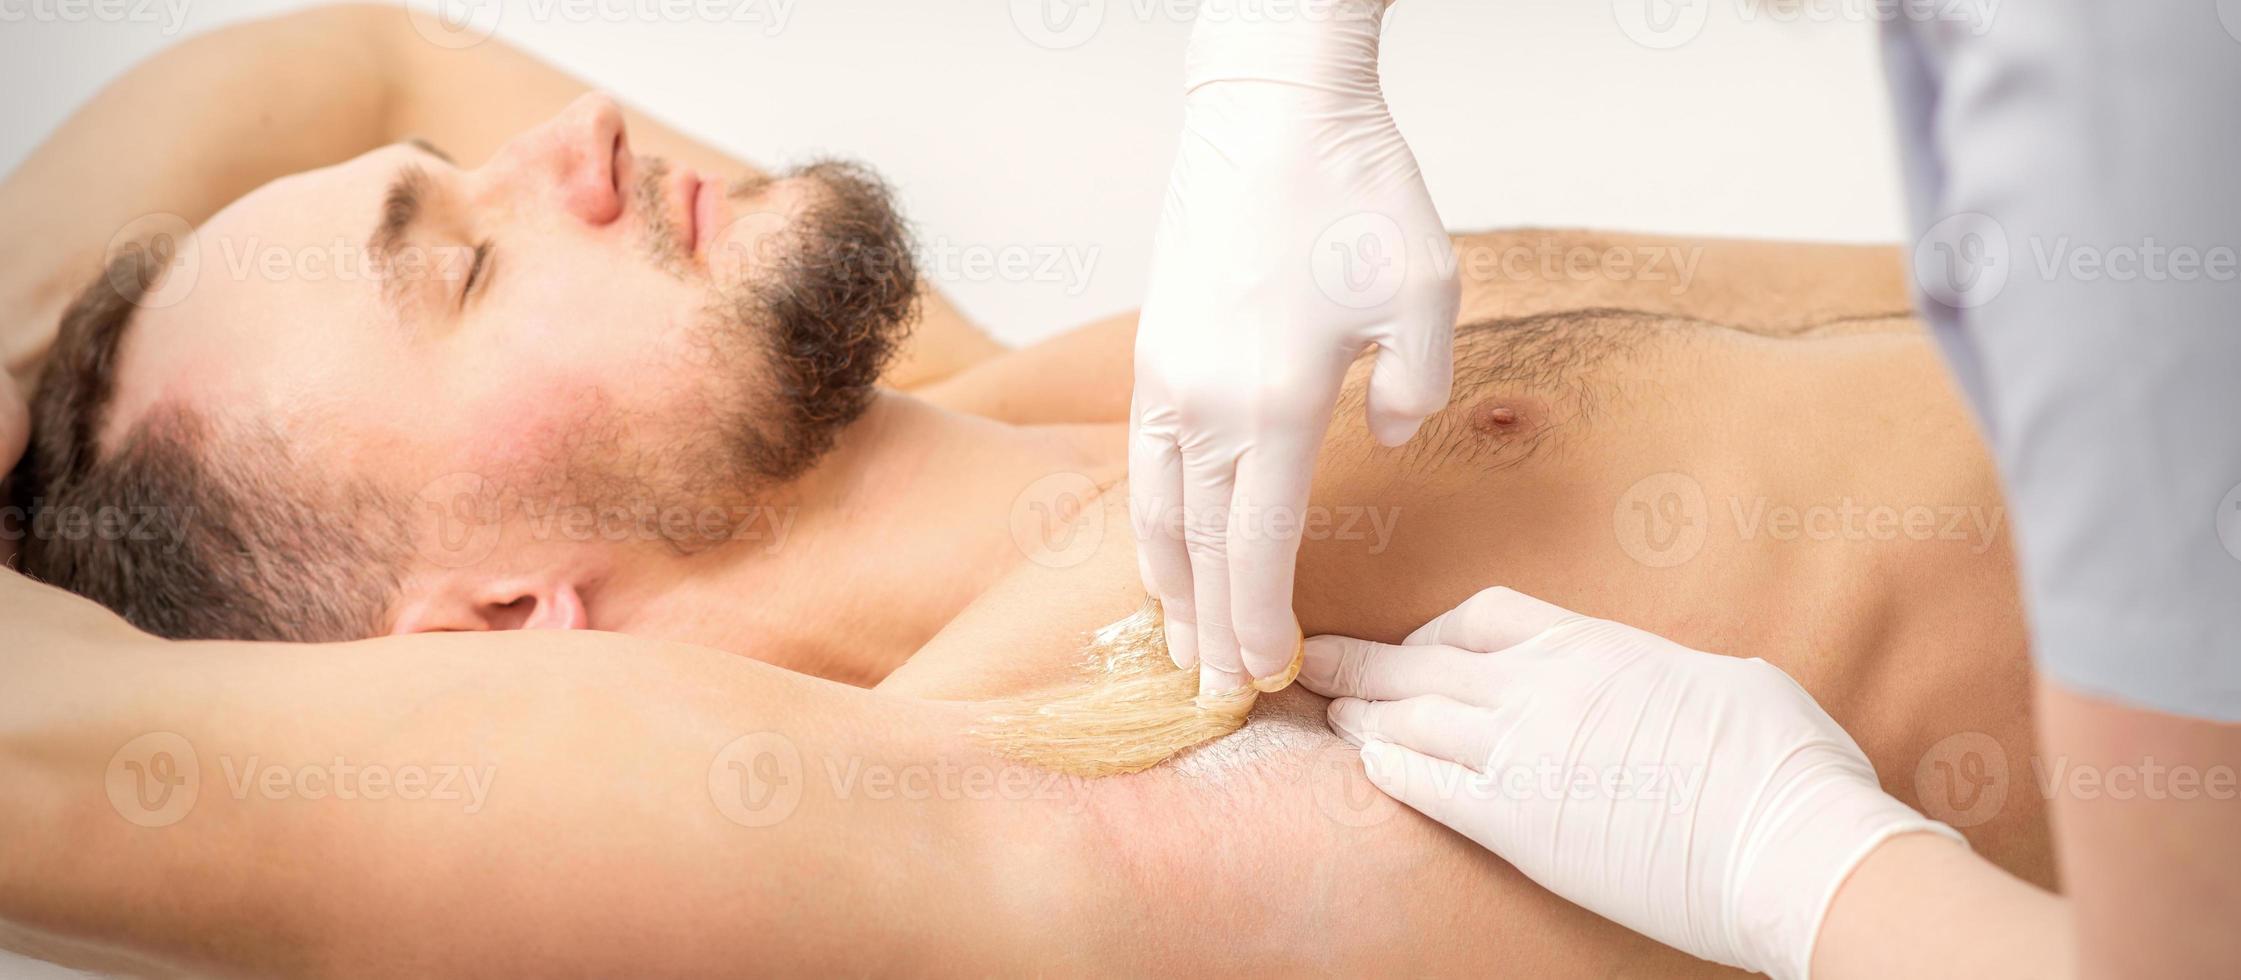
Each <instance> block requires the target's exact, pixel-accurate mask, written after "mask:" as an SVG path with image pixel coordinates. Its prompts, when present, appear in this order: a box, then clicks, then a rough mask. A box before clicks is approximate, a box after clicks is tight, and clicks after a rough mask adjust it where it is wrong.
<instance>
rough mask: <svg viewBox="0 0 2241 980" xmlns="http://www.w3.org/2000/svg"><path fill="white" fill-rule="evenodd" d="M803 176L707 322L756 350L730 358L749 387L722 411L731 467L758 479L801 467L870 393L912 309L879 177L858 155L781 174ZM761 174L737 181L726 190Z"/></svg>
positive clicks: (914, 290) (897, 226)
mask: <svg viewBox="0 0 2241 980" xmlns="http://www.w3.org/2000/svg"><path fill="white" fill-rule="evenodd" d="M775 179H779V180H794V181H799V182H805V183H807V184H808V185H809V186H810V187H811V188H812V190H811V193H810V195H809V200H808V204H807V205H806V207H805V208H804V210H803V211H801V212H800V213H799V214H797V215H796V216H795V218H794V220H793V221H792V222H791V223H790V224H789V225H788V227H787V228H786V230H785V231H783V232H782V233H780V235H779V238H778V240H777V241H775V242H773V243H771V244H770V245H768V246H767V247H764V248H762V249H759V251H760V252H761V253H762V258H761V261H760V262H759V264H758V265H759V267H758V269H757V271H756V274H755V275H754V276H753V280H752V281H751V282H749V283H746V284H744V286H742V287H738V288H734V289H731V290H727V291H726V292H727V295H726V296H725V297H724V298H723V300H721V301H720V302H721V305H722V307H723V309H721V310H720V316H719V317H718V319H719V321H720V323H721V326H718V327H717V328H716V329H718V330H722V331H726V332H731V331H737V332H738V333H739V334H740V335H743V336H734V337H731V338H725V339H716V340H715V341H714V343H715V346H718V347H724V346H731V345H732V344H733V343H736V342H737V341H739V340H742V339H744V340H747V341H749V342H750V343H751V344H752V345H753V346H752V348H751V353H752V354H753V355H754V356H750V357H746V358H740V359H736V360H734V359H730V358H727V360H734V363H739V364H741V365H742V366H744V367H745V368H746V370H747V371H748V372H749V374H750V375H751V376H750V377H748V378H745V379H741V380H743V381H744V382H745V389H746V390H747V391H748V392H751V393H752V395H753V397H751V398H749V399H747V400H746V404H738V405H735V406H734V407H733V409H732V410H730V411H723V412H720V413H719V414H720V415H721V416H722V417H721V418H720V419H718V422H719V424H720V425H721V426H722V427H723V429H724V431H725V434H726V436H727V440H726V441H727V442H728V443H729V444H730V447H731V451H732V454H733V456H734V458H735V463H736V465H737V467H738V468H739V470H740V471H741V472H739V473H738V474H737V475H738V476H740V477H742V478H745V482H748V483H749V484H750V485H755V486H759V487H765V488H767V487H771V486H775V485H781V484H784V483H787V482H790V481H792V480H794V479H795V478H797V477H799V476H801V475H802V474H803V473H804V472H806V471H808V469H809V468H810V467H811V466H814V465H815V464H816V463H817V461H818V460H819V459H821V458H823V456H824V455H825V453H826V452H827V451H829V450H831V449H832V447H833V443H834V441H835V440H836V439H838V438H839V436H840V433H841V431H842V430H843V429H846V428H847V427H848V425H849V424H850V423H852V422H854V421H856V419H857V418H859V417H861V416H862V415H863V413H864V410H865V409H866V408H867V407H869V406H870V405H871V401H872V397H873V394H874V393H875V391H876V390H877V386H878V382H879V378H880V375H881V373H882V372H884V371H885V370H886V368H887V365H888V364H889V363H890V362H892V361H893V360H894V356H895V352H896V349H897V348H898V347H899V346H900V345H901V343H902V342H903V340H905V339H906V338H907V337H908V336H909V333H910V329H911V327H912V325H913V324H915V323H916V321H917V319H918V267H917V262H916V260H915V258H914V257H913V255H912V254H911V249H910V234H909V228H908V226H907V225H906V224H905V223H904V221H903V219H902V217H901V216H900V215H899V214H898V213H897V211H896V209H895V207H894V204H893V203H892V200H891V195H890V192H889V190H888V188H887V185H886V184H885V183H884V182H882V181H881V180H880V179H879V177H878V176H877V175H875V174H874V173H872V171H870V170H869V169H867V168H864V167H862V166H859V165H856V164H853V163H846V162H842V161H834V160H824V161H818V162H815V163H812V164H810V165H808V166H805V167H799V168H796V169H794V170H791V171H788V172H787V173H785V174H783V175H781V176H780V177H778V178H775ZM764 183H767V182H766V181H755V182H749V183H746V184H743V185H741V186H735V187H733V188H732V189H731V193H732V195H733V197H734V198H735V199H736V198H743V197H746V196H748V195H752V194H753V193H755V192H756V191H758V190H760V189H761V187H762V185H763V184H764Z"/></svg>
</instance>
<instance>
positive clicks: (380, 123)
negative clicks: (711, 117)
mask: <svg viewBox="0 0 2241 980" xmlns="http://www.w3.org/2000/svg"><path fill="white" fill-rule="evenodd" d="M585 88H586V86H585V85H584V83H582V82H580V81H578V80H576V79H574V78H570V77H569V76H567V75H565V74H562V73H561V72H559V71H557V70H555V69H554V68H552V67H551V66H548V65H546V64H544V63H542V62H540V61H537V60H536V59H534V58H532V57H530V56H528V55H526V54H524V53H522V52H520V51H518V50H515V49H513V48H511V47H508V46H507V45H505V44H504V43H502V42H500V41H498V40H496V39H491V40H487V41H484V42H483V43H481V44H478V45H474V46H472V47H469V48H466V49H463V50H449V49H445V48H441V47H437V46H436V45H433V44H429V43H427V42H426V41H425V40H423V39H422V38H421V37H420V35H419V34H418V33H416V32H415V31H414V30H413V27H412V24H411V22H410V20H409V19H408V17H407V16H406V13H405V10H404V8H402V7H399V6H397V5H394V4H380V5H358V6H341V7H325V8H317V9H313V10H308V11H304V12H301V13H296V14H290V15H287V16H282V17H277V18H273V19H270V20H261V21H253V22H249V23H245V24H240V25H235V26H230V27H226V28H223V29H220V30H217V31H213V32H211V33H209V34H205V35H202V36H200V37H195V38H191V39H189V40H187V41H184V42H182V43H180V44H177V45H175V46H173V47H171V48H169V49H166V50H164V51H162V52H160V53H158V54H157V55H155V56H154V57H151V58H149V59H148V60H147V61H145V62H142V63H141V64H139V65H136V66H134V67H133V68H132V70H130V71H128V72H126V73H125V74H124V75H123V76H122V77H120V78H119V79H117V80H116V81H115V82H113V83H111V84H110V85H109V86H108V87H107V88H105V89H103V90H102V91H101V93H100V94H99V95H97V96H96V97H95V98H94V99H93V100H92V101H91V102H89V103H88V104H87V105H86V106H85V107H84V108H83V109H81V110H79V111H78V112H77V113H76V114H74V115H72V116H71V117H70V119H69V120H68V121H66V122H65V123H64V124H63V126H62V127H61V128H60V129H59V130H57V131H56V132H55V133H54V135H53V136H52V137H50V138H49V139H48V140H47V141H46V143H44V144H43V145H41V146H40V147H39V148H38V149H37V150H36V151H34V152H33V153H32V155H31V156H30V158H29V159H27V160H26V161H25V162H24V164H23V166H22V167H21V168H20V169H18V170H17V171H16V172H15V173H13V174H10V175H9V176H8V177H7V179H6V181H5V182H4V183H0V229H5V233H4V235H0V354H4V355H5V359H6V363H7V368H8V373H10V374H12V375H14V377H15V378H16V380H17V382H18V383H19V384H21V385H23V386H24V387H26V388H28V387H29V385H30V384H31V382H32V381H33V380H34V379H35V378H36V377H37V370H38V367H39V364H40V362H41V361H42V360H43V359H44V358H45V356H46V351H47V348H48V346H49V345H51V344H52V343H53V341H54V332H55V327H56V323H57V320H58V318H59V316H60V313H61V310H62V308H63V307H64V306H65V305H67V304H68V302H69V300H70V298H71V297H72V295H74V294H75V292H76V291H77V290H78V289H79V288H81V287H82V286H84V285H85V283H86V281H87V280H89V279H90V278H91V277H92V276H93V275H94V273H95V272H96V271H98V269H99V266H100V262H101V260H102V257H103V255H104V253H105V251H106V249H107V248H108V246H109V244H110V239H111V238H112V237H113V236H115V235H116V234H117V233H118V232H119V231H120V230H122V229H124V228H125V226H126V225H127V224H129V223H130V222H132V221H134V220H135V219H137V218H140V217H142V216H145V215H149V214H156V213H168V214H173V215H177V216H179V217H181V218H184V219H185V220H186V221H187V222H189V223H200V222H201V221H203V220H204V219H206V218H208V217H209V216H210V215H211V214H213V213H215V212H216V211H217V210H218V209H220V208H222V207H224V206H225V205H226V204H227V203H229V202H231V201H232V200H233V199H235V198H237V197H240V196H241V195H243V194H245V193H248V192H249V191H251V190H253V189H255V188H256V187H258V186H260V185H262V184H264V183H265V182H267V181H270V180H272V179H274V178H276V177H280V176H283V175H286V174H291V173H295V172H297V171H301V170H307V169H311V168H314V167H322V166H326V165H328V164H332V163H337V162H340V161H342V160H346V159H349V158H350V157H353V156H356V155H357V154H359V153H363V152H365V151H367V150H369V149H372V148H374V147H377V146H381V145H384V144H387V143H392V142H396V141H398V140H400V139H404V138H407V137H414V136H417V137H421V138H424V139H426V140H428V141H429V142H431V143H433V144H435V145H436V146H437V147H438V148H440V149H442V150H444V151H445V152H447V153H449V154H451V155H452V156H454V157H456V158H457V159H458V160H459V161H460V163H461V164H462V165H467V166H473V165H475V164H476V163H478V162H479V161H481V160H482V159H484V158H486V157H487V156H489V155H490V153H492V152H493V151H494V150H495V149H496V148H497V147H498V146H499V145H501V144H503V143H504V142H505V140H507V139H508V138H510V137H512V136H513V135H514V134H516V133H518V132H520V131H521V130H523V129H526V128H528V127H529V126H531V125H533V124H535V123H537V122H540V121H542V120H543V119H545V118H546V117H548V116H550V115H551V114H552V113H553V112H555V111H557V110H558V109H559V108H560V107H561V106H564V105H566V104H567V103H568V102H569V100H571V99H573V98H575V97H576V96H577V95H579V94H581V93H582V92H583V91H584V90H585ZM625 114H626V115H627V116H628V119H629V125H630V133H631V139H632V141H633V142H634V143H635V144H636V145H637V146H638V147H640V148H641V149H642V150H645V151H647V152H650V153H653V154H657V155H662V156H668V157H672V158H675V159H678V160H681V161H683V162H686V163H689V164H691V165H693V166H695V167H698V168H703V169H707V170H711V171H714V172H720V173H735V174H744V173H751V172H753V171H754V168H753V167H751V166H750V165H748V164H746V163H744V162H742V161H739V160H735V159H732V158H731V157H729V156H727V155H725V154H723V153H722V152H720V151H718V150H715V149H713V148H711V147H708V146H706V145H704V144H702V143H700V142H698V141H696V140H693V139H691V138H689V137H686V136H684V135H682V134H680V133H678V132H676V131H675V130H673V129H670V128H669V127H667V126H664V125H662V124H660V123H658V122H655V121H654V120H652V119H649V118H647V117H645V116H644V115H642V114H640V113H637V112H635V111H630V110H625ZM1001 349H1002V348H1001V346H1000V345H998V344H997V343H996V342H995V341H993V340H991V339H989V338H988V337H987V336H986V335H984V334H982V333H981V332H980V331H979V329H978V328H976V327H974V326H973V325H972V324H971V323H970V322H969V321H967V320H965V318H964V317H962V316H961V315H959V314H958V313H957V311H956V310H955V309H953V308H952V307H951V306H950V305H949V303H948V302H947V301H946V300H944V299H943V298H942V297H941V296H939V295H938V294H935V293H934V292H932V291H931V290H930V289H929V290H928V292H927V295H926V297H925V301H924V304H923V312H922V319H921V321H920V322H919V324H918V325H917V327H916V330H915V333H914V335H913V339H912V340H911V341H910V343H909V344H908V345H907V346H906V347H905V348H904V350H903V353H902V357H901V358H900V359H899V360H898V362H897V364H896V365H895V366H894V367H893V368H891V369H890V371H889V373H888V377H887V379H886V380H887V381H888V383H890V384H893V385H896V386H898V387H911V386H914V385H917V384H922V383H925V382H927V381H931V380H933V379H936V378H940V377H944V376H946V375H949V374H953V373H955V372H957V371H959V370H962V369H963V368H964V367H966V366H968V365H970V364H973V363H975V362H977V361H979V360H981V359H983V358H986V357H988V356H990V355H992V354H994V353H996V352H998V351H1000V350H1001Z"/></svg>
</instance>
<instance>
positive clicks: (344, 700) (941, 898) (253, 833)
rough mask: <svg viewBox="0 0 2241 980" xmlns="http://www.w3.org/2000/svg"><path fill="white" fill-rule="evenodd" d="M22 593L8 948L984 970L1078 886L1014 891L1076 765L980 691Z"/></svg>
mask: <svg viewBox="0 0 2241 980" xmlns="http://www.w3.org/2000/svg"><path fill="white" fill-rule="evenodd" d="M0 606H4V607H5V608H7V609H8V610H9V620H10V623H9V641H8V644H7V652H6V653H5V655H4V659H5V660H6V668H7V672H8V677H9V681H8V683H7V684H5V685H0V786H5V787H7V790H6V792H4V793H0V840H6V841H8V846H7V847H5V848H0V944H4V945H7V946H10V947H13V948H16V949H18V950H22V951H25V952H30V953H32V954H34V955H39V956H43V957H47V958H52V959H58V960H61V961H64V962H71V963H77V964H80V965H85V966H91V967H95V968H99V969H111V970H124V971H126V972H132V973H173V972H192V973H210V972H220V973H228V974H240V973H252V974H260V975H262V974H275V973H280V974H290V975H302V974H330V973H379V974H384V975H396V974H406V975H421V976H434V975H449V974H476V975H489V974H491V973H506V974H523V975H549V974H557V973H567V974H571V975H576V974H583V975H606V974H680V973H683V974H708V973H733V972H738V971H740V970H742V969H752V970H754V971H756V972H770V973H786V974H792V973H826V972H847V973H864V972H871V971H875V970H881V969H894V968H897V967H903V966H905V965H906V964H911V965H916V966H921V967H922V966H924V965H925V964H927V963H942V964H944V965H945V966H951V967H953V968H956V969H958V970H959V972H993V971H994V970H995V969H997V968H998V966H999V965H1000V964H1002V963H1006V962H1018V961H1019V960H1020V959H1021V958H1023V957H1027V956H1038V955H1041V954H1042V953H1043V952H1044V951H1041V950H1039V949H1036V948H1034V947H1033V945H1032V943H1033V942H1034V941H1035V937H1032V936H1021V935H1013V934H1007V933H1006V932H1005V931H1004V930H1005V928H1006V927H1005V926H1004V925H1003V924H1004V923H1020V922H1036V921H1043V920H1044V919H1045V918H1046V917H1048V916H1052V915H1063V914H1064V911H1065V899H1064V897H1063V895H1059V894H1053V893H1052V891H1051V890H1050V889H1049V888H1044V889H1043V890H1042V891H1041V892H1040V893H1038V894H1036V895H1034V897H1033V898H1032V900H1031V901H1032V903H1033V905H1034V908H1033V909H1029V908H1025V907H1021V906H1024V905H1025V904H1027V903H1028V902H1029V901H1030V900H1029V899H1027V898H1025V897H1024V896H1022V895H1020V894H1018V893H1016V892H1013V891H1007V890H1006V889H1018V888H1021V887H1023V886H1024V885H1026V884H1030V883H1035V882H1044V883H1045V884H1048V883H1049V881H1050V880H1051V879H1050V878H1049V876H1047V875H1044V874H1039V873H1037V872H1038V871H1050V870H1054V869H1055V868H1054V862H1057V861H1060V860H1062V855H1063V854H1064V853H1065V850H1064V849H1063V848H1055V847H1052V846H1049V845H1050V844H1052V843H1053V842H1052V841H1050V840H1049V839H1048V838H1049V837H1051V836H1052V835H1054V834H1064V833H1067V832H1068V831H1067V830H1066V829H1064V828H1066V827H1067V826H1069V825H1070V824H1072V823H1073V822H1072V821H1068V820H1065V819H1062V818H1059V817H1058V816H1057V815H1058V814H1060V813H1063V812H1065V811H1066V809H1067V808H1068V807H1070V806H1078V805H1080V804H1081V803H1082V802H1083V801H1082V800H1080V799H1078V798H1070V797H1069V796H1068V794H1071V793H1074V792H1076V791H1078V790H1079V789H1080V787H1077V786H1069V785H1065V784H1055V783H1053V784H1051V785H1039V784H1033V783H1031V782H1029V781H1027V780H1023V779H1022V778H1021V776H1022V775H1024V771H1022V770H1019V769H1017V768H1016V767H1007V766H1005V765H1004V764H1003V763H1001V762H999V761H996V760H994V759H991V758H989V757H986V756H984V755H982V754H980V753H979V752H978V751H977V750H975V749H973V748H972V747H970V746H968V745H966V744H965V743H964V742H963V740H962V739H961V738H960V737H959V736H958V735H957V734H955V733H956V732H958V731H959V730H961V728H962V724H961V722H962V720H963V719H962V715H961V714H960V712H962V711H963V710H964V709H963V707H962V706H942V705H937V704H934V703H930V702H920V701H912V700H906V699H901V698H895V697H891V696H887V695H882V694H879V693H877V692H868V691H861V690H855V689H846V688H842V687H840V686H839V685H835V684H831V683H827V682H824V681H820V680H818V679H815V678H811V677H807V676H803V675H797V674H792V673H788V672H785V671H782V670H778V669H775V668H771V667H768V666H766V665H763V664H760V663H756V662H753V661H749V660H745V659H742V658H737V657H731V656H727V655H723V654H719V653H715V652H713V651H706V650H701V649H697V648H690V647H681V646H675V645H663V644H657V643H650V642H644V641H640V640H635V639H632V638H629V637H624V636H619V635H613V634H600V633H563V632H515V633H505V634H481V635H471V636H461V635H437V636H420V637H412V638H399V639H385V640H377V641H370V642H364V643H354V644H345V645H334V646H284V645H258V644H233V643H193V644H185V643H169V642H162V641H157V640H153V639H151V638H148V637H146V636H143V635H141V634H139V633H137V632H135V631H133V630H132V629H131V628H130V627H129V626H127V625H125V624H124V623H123V622H122V621H121V620H118V619H117V618H116V617H115V616H113V615H110V614H109V613H107V612H106V611H104V610H102V609H100V608H99V607H97V606H94V605H93V604H91V603H87V602H83V601H81V600H78V599H75V598H73V597H70V596H68V595H66V594H63V593H61V592H58V591H55V590H52V589H48V588H46V587H43V586H40V585H37V584H35V583H33V582H31V581H29V580H27V579H24V578H23V577H21V576H18V575H15V574H12V573H8V572H0ZM976 767H980V768H983V769H985V770H986V771H985V772H979V773H978V775H976V774H975V773H976ZM914 773H915V774H916V777H922V778H917V779H916V781H915V782H914V777H913V775H912V774H914ZM945 788H946V789H945ZM1025 865H1033V867H1027V866H1025ZM1056 880H1057V881H1059V882H1060V883H1061V887H1062V885H1063V882H1064V881H1065V880H1066V879H1065V878H1064V876H1060V877H1059V878H1058V879H1056ZM872 924H876V926H877V927H876V928H867V926H869V925H872Z"/></svg>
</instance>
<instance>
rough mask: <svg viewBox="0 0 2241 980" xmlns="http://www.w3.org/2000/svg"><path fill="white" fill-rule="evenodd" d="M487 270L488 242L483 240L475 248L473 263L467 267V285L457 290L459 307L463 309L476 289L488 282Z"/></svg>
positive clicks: (488, 258)
mask: <svg viewBox="0 0 2241 980" xmlns="http://www.w3.org/2000/svg"><path fill="white" fill-rule="evenodd" d="M489 269H490V242H489V241H488V240H485V241H483V242H482V243H481V244H479V245H476V246H475V256H474V261H473V262H472V263H471V264H469V265H468V266H467V285H466V286H464V287H462V288H461V289H460V290H459V305H460V306H461V307H465V306H466V305H467V301H468V300H469V299H472V298H473V297H474V295H475V289H476V287H478V286H480V285H481V284H483V283H484V282H486V281H488V280H489V278H490V277H489Z"/></svg>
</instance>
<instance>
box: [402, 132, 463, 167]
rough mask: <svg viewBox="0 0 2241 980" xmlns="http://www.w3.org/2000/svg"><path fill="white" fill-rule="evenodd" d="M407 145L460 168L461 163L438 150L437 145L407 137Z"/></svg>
mask: <svg viewBox="0 0 2241 980" xmlns="http://www.w3.org/2000/svg"><path fill="white" fill-rule="evenodd" d="M405 145H406V146H409V147H412V148H413V149H415V150H419V151H420V152H422V153H425V154H428V155H429V156H432V157H435V158H436V159H438V160H442V161H443V162H445V163H448V164H451V165H453V166H458V164H459V161H457V160H454V159H452V158H451V154H449V153H445V152H444V151H442V150H439V149H436V144H434V143H430V142H428V141H427V140H424V139H421V138H420V137H418V136H412V137H407V138H406V139H405Z"/></svg>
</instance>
